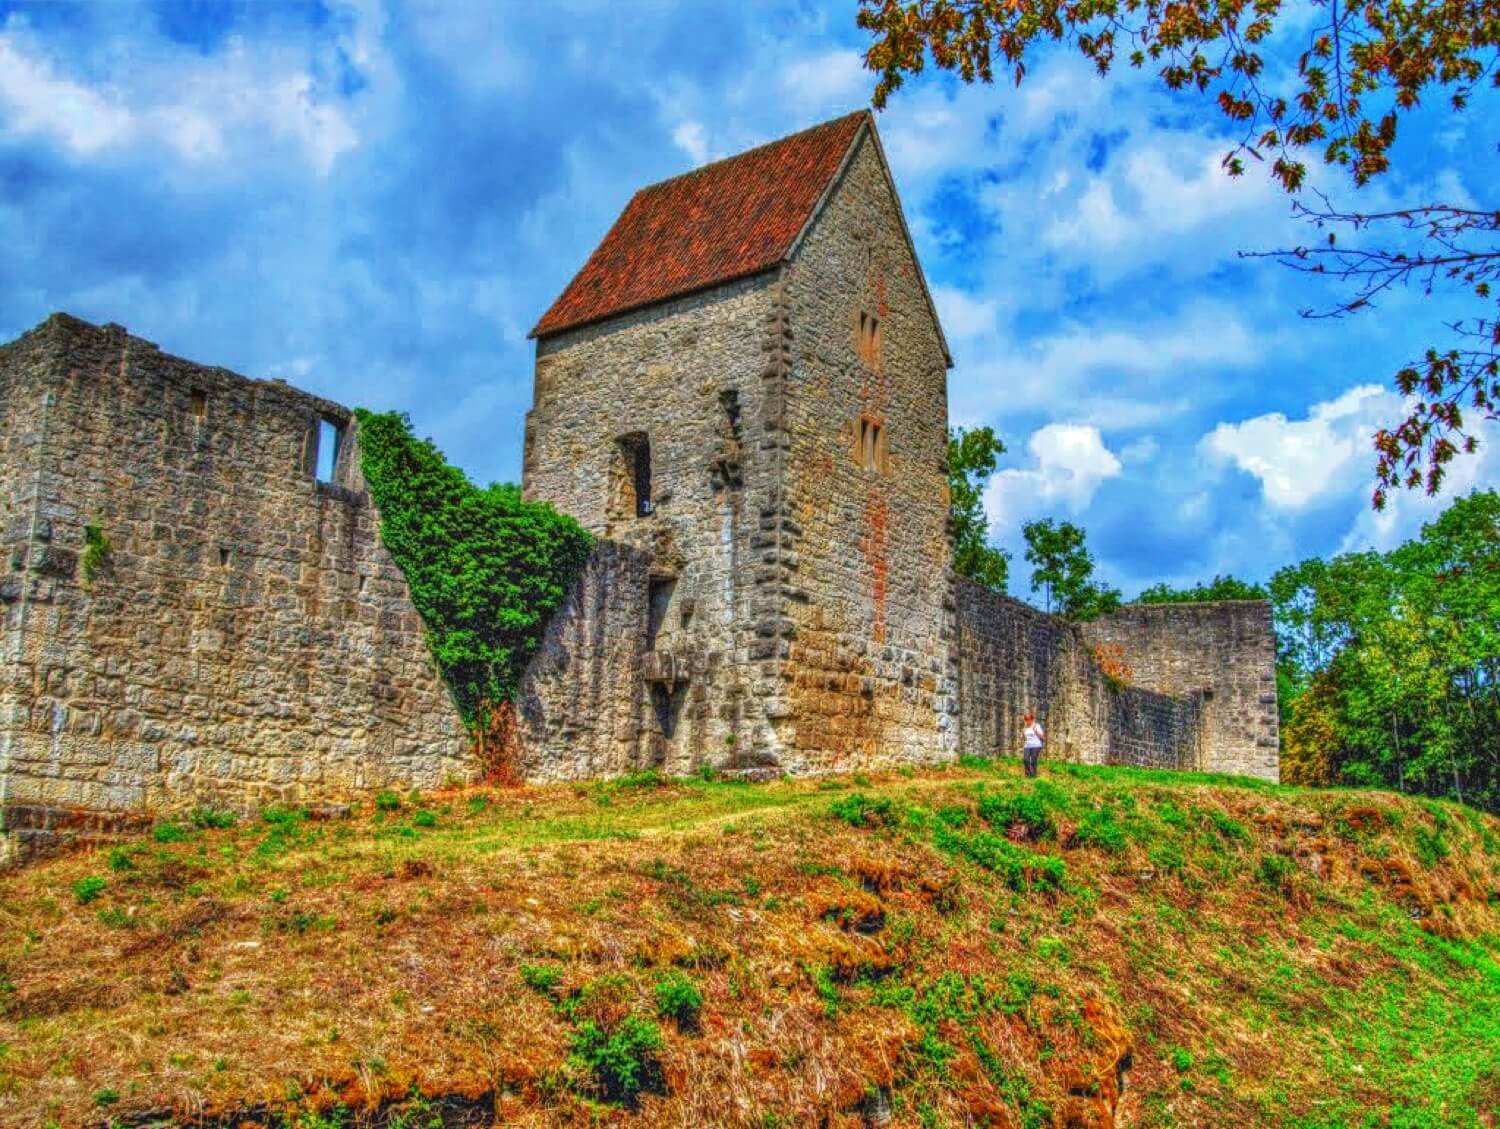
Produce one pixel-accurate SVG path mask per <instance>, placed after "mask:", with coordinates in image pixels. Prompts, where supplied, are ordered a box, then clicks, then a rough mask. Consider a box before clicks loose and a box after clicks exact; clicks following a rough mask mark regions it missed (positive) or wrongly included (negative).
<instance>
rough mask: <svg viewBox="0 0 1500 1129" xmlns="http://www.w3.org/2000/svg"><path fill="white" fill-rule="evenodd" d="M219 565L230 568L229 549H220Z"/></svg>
mask: <svg viewBox="0 0 1500 1129" xmlns="http://www.w3.org/2000/svg"><path fill="white" fill-rule="evenodd" d="M219 567H220V568H228V567H229V550H228V549H224V548H221V549H220V550H219Z"/></svg>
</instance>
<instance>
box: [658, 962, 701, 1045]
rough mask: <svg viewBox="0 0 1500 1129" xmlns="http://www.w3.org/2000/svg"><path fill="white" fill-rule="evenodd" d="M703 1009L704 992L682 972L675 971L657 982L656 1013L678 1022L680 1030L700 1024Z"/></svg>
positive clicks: (687, 1029) (686, 1029)
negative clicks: (699, 1016) (700, 1014)
mask: <svg viewBox="0 0 1500 1129" xmlns="http://www.w3.org/2000/svg"><path fill="white" fill-rule="evenodd" d="M702 1009H703V993H702V992H700V991H699V990H698V986H697V985H696V984H694V983H693V982H692V981H691V980H689V979H688V978H687V977H686V976H684V975H683V974H682V973H680V972H673V973H670V974H669V975H667V976H664V977H662V978H661V979H660V980H658V981H657V982H656V1014H657V1015H659V1016H661V1017H662V1018H663V1019H670V1020H672V1022H674V1023H676V1024H677V1029H678V1030H679V1031H690V1030H693V1029H694V1028H696V1027H697V1026H698V1013H699V1012H700V1011H701V1010H702Z"/></svg>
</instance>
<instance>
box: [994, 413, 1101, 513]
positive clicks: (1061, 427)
mask: <svg viewBox="0 0 1500 1129" xmlns="http://www.w3.org/2000/svg"><path fill="white" fill-rule="evenodd" d="M1026 449H1027V450H1028V451H1029V452H1030V454H1031V458H1032V462H1033V465H1032V466H1031V467H1028V468H1024V469H1006V470H1002V471H1001V472H1000V473H999V474H997V475H995V477H994V478H993V479H992V480H991V481H990V485H989V487H988V488H987V489H986V491H985V509H986V511H987V513H988V514H989V517H990V521H991V524H992V525H993V526H995V527H996V528H1008V527H1014V526H1018V525H1019V524H1020V522H1021V520H1022V519H1023V518H1025V517H1028V516H1031V515H1034V514H1036V513H1040V512H1051V511H1053V510H1055V509H1056V508H1057V507H1058V506H1059V505H1061V506H1063V507H1065V508H1066V509H1068V510H1069V511H1072V512H1075V513H1076V512H1078V511H1080V510H1082V509H1084V508H1085V507H1087V506H1088V504H1089V503H1090V502H1091V501H1092V500H1093V498H1094V493H1095V491H1097V490H1098V489H1099V486H1100V484H1101V483H1103V482H1104V481H1105V480H1106V479H1110V478H1114V477H1115V476H1117V475H1118V474H1119V473H1120V469H1121V467H1120V460H1119V459H1118V458H1116V457H1115V454H1114V452H1112V451H1111V450H1110V449H1109V448H1108V447H1107V446H1105V443H1104V438H1103V436H1101V435H1100V434H1099V429H1098V428H1096V427H1091V426H1088V425H1087V424H1077V423H1049V424H1048V425H1047V426H1045V427H1042V428H1039V429H1038V430H1037V431H1035V432H1033V433H1032V435H1031V438H1030V439H1029V440H1027V443H1026Z"/></svg>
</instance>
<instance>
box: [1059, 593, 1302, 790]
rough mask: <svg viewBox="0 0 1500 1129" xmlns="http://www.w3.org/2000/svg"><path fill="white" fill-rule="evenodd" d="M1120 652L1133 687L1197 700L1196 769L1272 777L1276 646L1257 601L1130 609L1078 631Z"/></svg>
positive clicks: (1276, 766) (1276, 763)
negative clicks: (1199, 741)
mask: <svg viewBox="0 0 1500 1129" xmlns="http://www.w3.org/2000/svg"><path fill="white" fill-rule="evenodd" d="M1084 636H1085V638H1086V639H1088V641H1089V642H1090V643H1091V644H1096V645H1097V644H1109V645H1114V646H1117V647H1119V648H1120V650H1121V651H1122V653H1123V655H1124V659H1125V661H1126V663H1127V664H1129V666H1130V668H1131V670H1132V682H1133V683H1134V684H1135V685H1137V686H1142V687H1146V688H1149V689H1152V690H1158V691H1161V692H1163V693H1166V694H1172V695H1174V696H1179V697H1181V696H1186V695H1189V694H1196V695H1198V696H1199V697H1201V698H1202V700H1203V711H1204V723H1203V726H1204V727H1203V748H1204V759H1203V768H1204V769H1205V770H1207V771H1212V772H1230V773H1236V774H1238V775H1242V776H1258V777H1261V778H1263V779H1266V780H1277V779H1279V777H1280V739H1279V729H1278V726H1279V722H1278V716H1277V712H1276V643H1275V636H1274V634H1273V632H1272V623H1271V606H1270V604H1268V603H1266V602H1265V601H1262V600H1226V601H1221V602H1216V603H1202V604H1131V605H1128V606H1126V607H1124V608H1121V609H1120V611H1118V612H1116V613H1115V614H1113V615H1109V616H1103V617H1101V618H1100V619H1098V620H1096V621H1094V622H1093V623H1090V624H1087V625H1085V627H1084Z"/></svg>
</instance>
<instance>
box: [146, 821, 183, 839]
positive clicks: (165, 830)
mask: <svg viewBox="0 0 1500 1129" xmlns="http://www.w3.org/2000/svg"><path fill="white" fill-rule="evenodd" d="M151 837H152V838H153V839H155V840H156V841H157V842H158V843H181V842H182V841H184V840H185V839H186V838H187V837H188V833H187V829H186V828H184V827H180V826H178V825H177V824H175V823H173V822H172V821H171V820H167V821H166V822H165V823H158V824H157V825H156V826H155V827H153V828H152V829H151Z"/></svg>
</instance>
